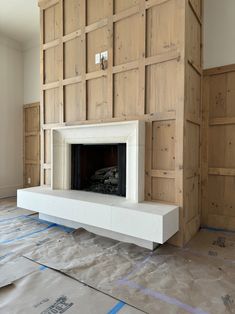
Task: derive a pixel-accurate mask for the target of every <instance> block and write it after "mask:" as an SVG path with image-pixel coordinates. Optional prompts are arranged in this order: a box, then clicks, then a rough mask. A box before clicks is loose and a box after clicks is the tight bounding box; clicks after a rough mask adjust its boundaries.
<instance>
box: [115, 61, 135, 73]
mask: <svg viewBox="0 0 235 314" xmlns="http://www.w3.org/2000/svg"><path fill="white" fill-rule="evenodd" d="M138 67H139V62H138V61H132V62H128V63H126V64H120V65H116V66H114V67H113V73H114V74H116V73H120V72H125V71H129V70H134V69H138Z"/></svg>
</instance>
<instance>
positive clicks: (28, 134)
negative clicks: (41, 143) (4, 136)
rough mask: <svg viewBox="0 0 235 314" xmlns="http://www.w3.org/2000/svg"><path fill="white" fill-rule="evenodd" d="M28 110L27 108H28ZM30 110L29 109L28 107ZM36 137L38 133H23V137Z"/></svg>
mask: <svg viewBox="0 0 235 314" xmlns="http://www.w3.org/2000/svg"><path fill="white" fill-rule="evenodd" d="M28 108H29V107H28ZM30 108H31V107H30ZM24 109H26V108H25V107H24ZM37 135H38V132H36V131H35V132H25V133H24V136H25V137H27V136H37Z"/></svg>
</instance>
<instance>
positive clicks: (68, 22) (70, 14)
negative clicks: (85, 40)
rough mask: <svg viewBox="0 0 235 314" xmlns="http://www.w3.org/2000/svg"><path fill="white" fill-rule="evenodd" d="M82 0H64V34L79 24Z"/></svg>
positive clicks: (76, 28) (77, 27)
mask: <svg viewBox="0 0 235 314" xmlns="http://www.w3.org/2000/svg"><path fill="white" fill-rule="evenodd" d="M81 2H82V0H64V11H63V14H64V35H68V34H70V33H72V32H75V31H77V30H78V29H79V28H80V27H81V26H82V24H81V21H82V17H81V12H82V11H81Z"/></svg>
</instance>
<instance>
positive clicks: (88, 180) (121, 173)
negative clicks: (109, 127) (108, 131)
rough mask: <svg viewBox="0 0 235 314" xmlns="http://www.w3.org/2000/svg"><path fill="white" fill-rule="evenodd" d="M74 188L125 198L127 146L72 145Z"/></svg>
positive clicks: (72, 184)
mask: <svg viewBox="0 0 235 314" xmlns="http://www.w3.org/2000/svg"><path fill="white" fill-rule="evenodd" d="M71 189H72V190H84V191H89V192H96V193H102V194H111V195H118V196H123V197H126V144H123V143H120V144H72V145H71Z"/></svg>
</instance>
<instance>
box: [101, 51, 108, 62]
mask: <svg viewBox="0 0 235 314" xmlns="http://www.w3.org/2000/svg"><path fill="white" fill-rule="evenodd" d="M100 58H101V59H103V60H108V51H107V50H106V51H103V52H101V54H100Z"/></svg>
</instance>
